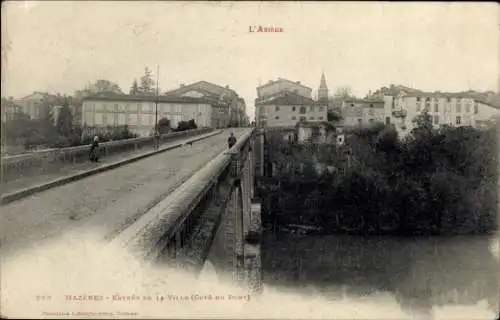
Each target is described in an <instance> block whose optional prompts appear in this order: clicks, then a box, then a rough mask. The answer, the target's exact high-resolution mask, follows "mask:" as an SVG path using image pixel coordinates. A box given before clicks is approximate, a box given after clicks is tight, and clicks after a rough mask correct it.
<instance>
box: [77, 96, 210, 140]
mask: <svg viewBox="0 0 500 320" xmlns="http://www.w3.org/2000/svg"><path fill="white" fill-rule="evenodd" d="M156 101H158V109H156ZM82 110H83V112H82V114H83V117H82V122H83V125H84V126H85V127H93V128H98V129H99V130H100V131H99V132H105V131H107V130H108V129H109V128H116V127H119V126H124V125H126V126H128V128H129V130H130V131H131V132H133V133H135V134H137V135H139V136H149V135H151V134H152V133H153V132H154V127H155V123H156V110H158V120H160V119H161V118H167V119H169V120H170V125H171V127H172V128H175V127H177V125H178V123H179V122H180V121H189V120H191V119H194V120H195V122H196V124H197V125H198V127H212V122H213V118H212V112H213V110H212V105H211V104H210V102H209V101H207V100H204V99H201V98H190V97H171V96H159V97H158V99H157V98H156V97H154V96H130V95H115V96H95V97H88V98H85V99H84V100H83V105H82Z"/></svg>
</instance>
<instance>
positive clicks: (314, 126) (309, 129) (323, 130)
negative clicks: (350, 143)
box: [296, 121, 341, 144]
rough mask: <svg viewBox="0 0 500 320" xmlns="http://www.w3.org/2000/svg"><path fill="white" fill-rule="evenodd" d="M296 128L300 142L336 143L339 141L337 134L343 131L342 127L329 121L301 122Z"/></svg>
mask: <svg viewBox="0 0 500 320" xmlns="http://www.w3.org/2000/svg"><path fill="white" fill-rule="evenodd" d="M296 130H297V141H298V142H299V143H319V144H324V143H331V144H334V143H336V142H337V135H338V134H339V133H341V128H337V127H336V126H335V125H333V124H332V123H331V122H327V121H319V122H309V121H306V122H299V123H297V125H296Z"/></svg>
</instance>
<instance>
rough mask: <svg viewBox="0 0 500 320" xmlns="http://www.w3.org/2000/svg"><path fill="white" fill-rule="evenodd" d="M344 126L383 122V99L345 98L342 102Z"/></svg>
mask: <svg viewBox="0 0 500 320" xmlns="http://www.w3.org/2000/svg"><path fill="white" fill-rule="evenodd" d="M341 116H342V122H343V125H344V126H357V125H368V124H372V123H375V122H384V101H383V100H374V99H347V100H344V101H343V102H342V106H341Z"/></svg>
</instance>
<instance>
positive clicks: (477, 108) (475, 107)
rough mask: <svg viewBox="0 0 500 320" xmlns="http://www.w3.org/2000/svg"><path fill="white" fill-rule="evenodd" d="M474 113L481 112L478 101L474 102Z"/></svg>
mask: <svg viewBox="0 0 500 320" xmlns="http://www.w3.org/2000/svg"><path fill="white" fill-rule="evenodd" d="M474 113H475V114H478V113H479V105H478V103H477V102H476V103H474Z"/></svg>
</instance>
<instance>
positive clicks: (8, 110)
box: [2, 98, 22, 122]
mask: <svg viewBox="0 0 500 320" xmlns="http://www.w3.org/2000/svg"><path fill="white" fill-rule="evenodd" d="M19 112H22V107H21V106H19V105H17V104H16V103H15V102H14V100H12V99H4V98H2V122H7V121H10V120H13V119H15V116H16V114H18V113H19Z"/></svg>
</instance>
